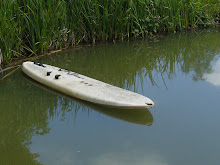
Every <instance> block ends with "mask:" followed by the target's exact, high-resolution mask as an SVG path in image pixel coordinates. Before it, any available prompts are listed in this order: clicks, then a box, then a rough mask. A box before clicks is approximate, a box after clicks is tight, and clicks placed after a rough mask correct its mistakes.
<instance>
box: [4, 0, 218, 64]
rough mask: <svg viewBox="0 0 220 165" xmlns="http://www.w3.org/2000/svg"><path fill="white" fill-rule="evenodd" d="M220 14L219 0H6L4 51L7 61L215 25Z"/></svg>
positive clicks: (5, 61)
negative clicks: (52, 51) (106, 42)
mask: <svg viewBox="0 0 220 165" xmlns="http://www.w3.org/2000/svg"><path fill="white" fill-rule="evenodd" d="M212 8H214V10H211V9H212ZM218 16H219V2H218V0H93V1H91V0H9V1H6V0H2V1H0V52H1V54H2V55H0V56H2V57H3V58H2V59H4V61H3V62H4V63H8V62H10V61H11V60H12V59H13V58H20V57H22V56H33V55H38V54H42V53H45V52H47V51H50V50H57V49H61V48H65V47H69V46H74V45H76V44H79V43H92V42H93V43H95V42H103V41H115V40H123V39H125V38H130V37H148V36H152V35H155V34H158V33H164V32H169V31H181V30H185V29H191V28H197V27H200V26H207V25H213V24H215V21H214V19H215V18H217V17H218Z"/></svg>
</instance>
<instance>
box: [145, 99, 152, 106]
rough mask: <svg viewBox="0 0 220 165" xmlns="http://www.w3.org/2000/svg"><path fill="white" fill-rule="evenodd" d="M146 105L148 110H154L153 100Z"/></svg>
mask: <svg viewBox="0 0 220 165" xmlns="http://www.w3.org/2000/svg"><path fill="white" fill-rule="evenodd" d="M145 104H146V105H147V108H152V107H153V106H154V102H153V101H151V100H150V101H147V102H146V103H145Z"/></svg>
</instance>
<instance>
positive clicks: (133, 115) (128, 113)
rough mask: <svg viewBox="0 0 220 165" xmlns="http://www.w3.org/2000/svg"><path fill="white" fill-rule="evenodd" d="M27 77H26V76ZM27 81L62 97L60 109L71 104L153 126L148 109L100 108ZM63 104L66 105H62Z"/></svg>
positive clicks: (29, 79) (76, 109)
mask: <svg viewBox="0 0 220 165" xmlns="http://www.w3.org/2000/svg"><path fill="white" fill-rule="evenodd" d="M24 76H25V75H24ZM25 78H26V80H28V82H30V83H31V84H33V85H35V86H37V87H39V88H41V89H43V90H46V91H47V92H50V93H53V94H55V95H58V96H60V97H61V98H60V99H59V98H58V99H59V100H58V102H59V104H60V105H58V106H59V107H61V108H60V109H62V107H64V108H65V107H66V105H67V104H71V105H73V107H71V109H72V110H75V111H78V110H79V109H86V108H87V110H88V111H89V110H95V111H97V112H99V113H102V114H105V115H107V116H110V117H113V118H116V119H119V120H123V121H126V122H130V123H135V124H140V125H147V126H150V125H152V124H153V116H152V114H151V113H150V111H149V110H148V109H117V108H109V107H105V106H100V105H96V104H93V103H89V102H86V101H83V100H79V99H77V98H74V97H70V96H68V95H65V94H63V93H60V92H58V91H55V90H53V89H51V88H48V87H46V86H44V85H42V84H40V83H38V82H36V81H34V80H32V79H31V78H29V77H27V76H25ZM62 98H65V99H66V100H68V101H69V103H65V101H62ZM62 102H63V103H64V104H62Z"/></svg>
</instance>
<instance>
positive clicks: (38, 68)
mask: <svg viewBox="0 0 220 165" xmlns="http://www.w3.org/2000/svg"><path fill="white" fill-rule="evenodd" d="M22 71H23V72H24V73H25V74H27V75H28V76H29V77H31V78H32V79H34V80H36V81H38V82H40V83H42V84H44V85H46V86H48V87H50V88H53V89H55V90H58V91H60V92H62V93H65V94H67V95H69V96H72V97H75V98H78V99H82V100H85V101H88V102H92V103H95V104H99V105H103V106H108V107H116V108H131V109H135V108H137V109H141V108H151V107H153V106H154V102H153V101H152V100H151V99H149V98H147V97H145V96H143V95H140V94H137V93H134V92H131V91H128V90H125V89H122V88H119V87H116V86H113V85H110V84H107V83H104V82H101V81H98V80H95V79H93V78H89V77H87V76H84V75H81V74H78V73H75V72H72V71H68V70H67V69H61V68H58V67H55V66H51V65H47V64H40V63H34V62H31V61H27V62H24V63H23V64H22Z"/></svg>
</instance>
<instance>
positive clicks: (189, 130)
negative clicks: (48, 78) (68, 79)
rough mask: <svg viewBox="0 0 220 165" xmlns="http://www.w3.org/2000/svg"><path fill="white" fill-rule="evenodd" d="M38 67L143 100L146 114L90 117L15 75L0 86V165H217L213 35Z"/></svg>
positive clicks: (71, 56)
mask: <svg viewBox="0 0 220 165" xmlns="http://www.w3.org/2000/svg"><path fill="white" fill-rule="evenodd" d="M40 61H41V62H43V63H48V64H51V65H55V66H59V67H61V68H68V69H69V70H72V71H75V72H78V73H81V74H84V75H87V76H89V77H93V78H96V79H98V80H101V81H104V82H107V83H110V84H113V85H116V86H119V87H122V88H125V89H128V90H131V91H135V92H137V93H140V94H143V95H145V96H147V97H149V98H151V99H152V100H153V101H154V102H155V106H154V107H153V108H151V109H149V110H139V111H132V110H130V111H129V110H116V109H109V108H103V107H99V106H96V105H93V104H88V103H86V102H83V101H79V100H76V99H73V98H69V97H68V96H65V95H63V94H61V93H58V92H56V91H53V90H51V89H48V88H47V87H45V86H42V85H40V84H38V83H36V82H34V81H32V80H30V79H29V78H27V77H26V76H24V75H23V74H22V72H21V70H18V71H16V73H15V74H13V75H12V76H10V77H8V78H7V79H5V80H4V81H1V82H0V165H73V164H74V165H134V164H137V165H146V164H147V165H177V164H178V165H197V164H198V165H218V164H220V142H219V139H220V129H219V126H220V108H219V107H220V31H217V30H205V31H199V32H190V33H185V34H183V33H182V34H175V35H168V36H166V37H161V38H157V39H154V40H150V41H130V42H124V43H116V44H102V45H97V46H88V47H83V48H80V49H77V50H67V51H64V52H63V53H59V54H56V55H53V56H49V57H46V58H43V59H40Z"/></svg>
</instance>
